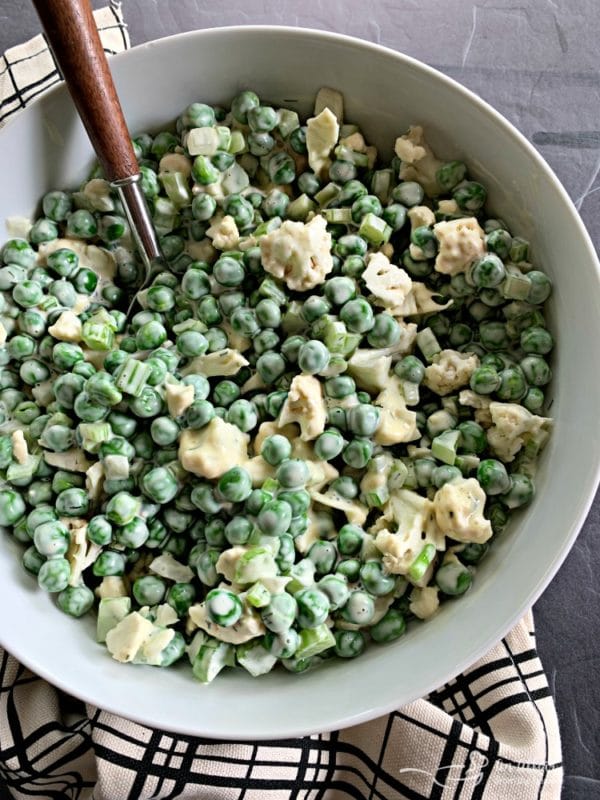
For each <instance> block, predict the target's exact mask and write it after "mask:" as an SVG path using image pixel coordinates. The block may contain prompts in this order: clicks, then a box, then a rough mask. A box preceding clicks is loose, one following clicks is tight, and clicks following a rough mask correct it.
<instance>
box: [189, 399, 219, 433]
mask: <svg viewBox="0 0 600 800" xmlns="http://www.w3.org/2000/svg"><path fill="white" fill-rule="evenodd" d="M214 416H215V408H214V406H213V404H212V403H210V402H209V401H208V400H195V401H194V402H193V403H192V405H191V406H190V407H189V408H188V409H187V411H186V412H185V424H186V426H187V427H188V428H192V429H194V430H198V429H200V428H203V427H204V426H205V425H208V423H209V422H210V421H211V419H213V417H214Z"/></svg>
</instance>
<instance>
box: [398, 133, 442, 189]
mask: <svg viewBox="0 0 600 800" xmlns="http://www.w3.org/2000/svg"><path fill="white" fill-rule="evenodd" d="M394 150H395V153H396V155H397V156H398V158H399V159H400V160H401V161H402V164H401V165H400V177H401V178H402V180H403V181H418V182H419V183H420V184H421V186H422V187H423V188H424V189H425V191H426V193H427V194H428V195H429V196H430V197H435V195H438V194H439V193H440V187H439V185H438V182H437V179H436V173H437V171H438V169H439V168H440V167H441V166H442V162H441V161H439V160H438V159H437V158H436V157H435V155H434V153H433V151H432V149H431V148H430V147H429V145H428V144H427V142H426V141H425V137H424V136H423V128H422V127H421V126H420V125H411V127H410V128H409V129H408V133H406V134H405V135H404V136H400V137H399V138H398V139H396V144H395V147H394Z"/></svg>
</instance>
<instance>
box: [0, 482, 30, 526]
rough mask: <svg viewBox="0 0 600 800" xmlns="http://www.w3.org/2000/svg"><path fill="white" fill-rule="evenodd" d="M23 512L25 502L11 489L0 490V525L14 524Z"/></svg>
mask: <svg viewBox="0 0 600 800" xmlns="http://www.w3.org/2000/svg"><path fill="white" fill-rule="evenodd" d="M24 514H25V502H24V500H23V498H22V497H21V495H20V494H18V493H17V492H14V491H13V490H12V489H2V490H0V525H3V526H9V525H14V524H15V522H17V521H18V520H19V519H21V517H22V516H23V515H24Z"/></svg>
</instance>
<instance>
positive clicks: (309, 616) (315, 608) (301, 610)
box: [295, 587, 329, 628]
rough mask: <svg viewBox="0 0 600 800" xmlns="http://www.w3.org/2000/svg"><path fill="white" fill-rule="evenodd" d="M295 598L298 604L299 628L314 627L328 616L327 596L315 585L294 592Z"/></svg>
mask: <svg viewBox="0 0 600 800" xmlns="http://www.w3.org/2000/svg"><path fill="white" fill-rule="evenodd" d="M295 600H296V602H297V604H298V615H297V618H298V625H299V626H300V627H301V628H316V627H318V626H319V625H322V624H323V623H324V622H325V620H326V619H327V617H328V616H329V598H328V597H327V595H326V594H325V592H322V591H321V590H320V589H317V588H316V587H308V588H306V589H301V590H300V591H299V592H296V594H295Z"/></svg>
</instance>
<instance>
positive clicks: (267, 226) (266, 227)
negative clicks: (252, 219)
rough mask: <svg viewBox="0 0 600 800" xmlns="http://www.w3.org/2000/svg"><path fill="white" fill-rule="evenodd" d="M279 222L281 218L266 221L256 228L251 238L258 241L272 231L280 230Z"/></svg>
mask: <svg viewBox="0 0 600 800" xmlns="http://www.w3.org/2000/svg"><path fill="white" fill-rule="evenodd" d="M281 222H282V220H281V217H272V218H271V219H266V220H265V221H264V222H261V223H260V225H258V226H257V227H256V229H255V231H254V233H253V234H252V236H253V237H254V238H255V239H260V237H261V236H266V235H267V233H271V232H272V231H276V230H277V228H281Z"/></svg>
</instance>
